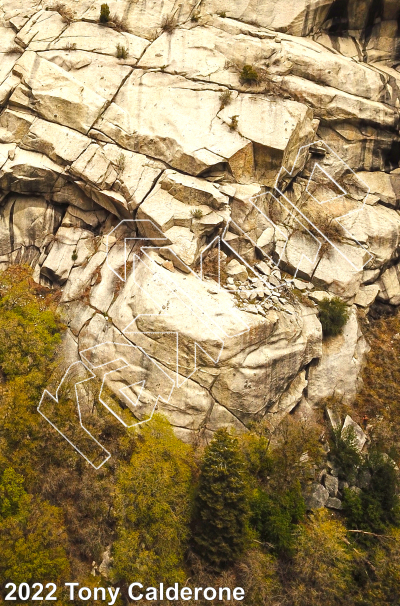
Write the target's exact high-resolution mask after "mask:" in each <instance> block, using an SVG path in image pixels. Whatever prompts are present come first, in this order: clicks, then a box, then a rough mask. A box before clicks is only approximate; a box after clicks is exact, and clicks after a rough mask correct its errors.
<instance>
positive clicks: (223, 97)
mask: <svg viewBox="0 0 400 606" xmlns="http://www.w3.org/2000/svg"><path fill="white" fill-rule="evenodd" d="M219 100H220V102H221V105H220V109H224V107H226V106H227V105H229V103H230V102H231V100H232V91H230V90H224V91H223V92H222V93H221V94H220V96H219Z"/></svg>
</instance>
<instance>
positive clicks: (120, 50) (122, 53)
mask: <svg viewBox="0 0 400 606" xmlns="http://www.w3.org/2000/svg"><path fill="white" fill-rule="evenodd" d="M127 58H128V49H127V47H126V46H123V45H122V44H117V59H127Z"/></svg>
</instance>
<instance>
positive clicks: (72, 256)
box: [71, 250, 78, 261]
mask: <svg viewBox="0 0 400 606" xmlns="http://www.w3.org/2000/svg"><path fill="white" fill-rule="evenodd" d="M77 258H78V254H77V252H76V250H74V252H73V253H72V255H71V259H72V260H73V261H76V260H77Z"/></svg>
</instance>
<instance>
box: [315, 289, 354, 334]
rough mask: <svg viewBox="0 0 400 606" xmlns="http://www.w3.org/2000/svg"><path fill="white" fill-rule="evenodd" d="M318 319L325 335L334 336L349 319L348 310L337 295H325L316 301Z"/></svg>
mask: <svg viewBox="0 0 400 606" xmlns="http://www.w3.org/2000/svg"><path fill="white" fill-rule="evenodd" d="M318 307H319V319H320V322H321V324H322V332H323V335H324V336H325V337H335V336H337V335H339V334H340V333H341V332H342V329H343V326H344V325H345V324H346V322H347V320H348V319H349V310H348V307H347V305H346V303H345V302H344V301H342V299H340V298H339V297H333V298H332V299H329V298H328V297H325V298H324V299H322V301H320V303H318Z"/></svg>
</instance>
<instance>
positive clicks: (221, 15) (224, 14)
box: [217, 11, 226, 19]
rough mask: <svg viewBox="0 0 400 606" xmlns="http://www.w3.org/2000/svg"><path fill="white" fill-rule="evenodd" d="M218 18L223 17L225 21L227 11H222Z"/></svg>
mask: <svg viewBox="0 0 400 606" xmlns="http://www.w3.org/2000/svg"><path fill="white" fill-rule="evenodd" d="M217 15H218V17H222V18H223V19H225V17H226V11H221V12H219V13H217Z"/></svg>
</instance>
